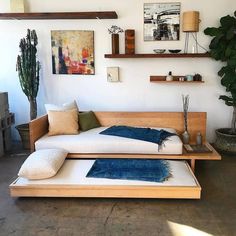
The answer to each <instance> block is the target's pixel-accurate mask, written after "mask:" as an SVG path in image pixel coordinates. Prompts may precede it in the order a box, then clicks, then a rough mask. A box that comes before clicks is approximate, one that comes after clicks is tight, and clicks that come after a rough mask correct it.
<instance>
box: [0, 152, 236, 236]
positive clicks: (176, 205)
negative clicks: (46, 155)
mask: <svg viewBox="0 0 236 236" xmlns="http://www.w3.org/2000/svg"><path fill="white" fill-rule="evenodd" d="M26 156H27V155H26V153H24V152H23V151H21V150H15V151H14V153H12V154H8V155H6V156H4V157H1V158H0V235H1V236H2V235H3V236H5V235H19V236H27V235H37V236H38V235H40V236H42V235H49V236H53V235H58V236H69V235H79V236H82V235H84V236H93V235H100V236H102V235H107V236H108V235H112V236H113V235H114V236H116V235H117V236H120V235H121V236H123V235H135V236H143V235H148V236H152V235H155V236H157V235H160V236H165V235H170V236H181V235H184V236H189V235H191V236H192V235H196V236H201V235H219V236H223V235H229V236H233V235H236V187H235V186H236V157H235V156H226V155H224V156H223V160H222V161H208V162H204V161H202V162H198V163H197V166H196V168H197V171H196V176H197V178H198V180H199V182H200V184H201V186H202V189H203V190H202V198H201V200H165V199H91V198H90V199H86V198H11V197H10V196H9V190H8V185H9V184H10V183H11V182H12V181H13V180H14V179H15V178H16V175H17V172H18V170H19V167H20V165H21V163H22V162H23V161H24V159H25V158H26Z"/></svg>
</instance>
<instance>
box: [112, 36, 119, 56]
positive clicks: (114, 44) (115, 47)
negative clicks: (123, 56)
mask: <svg viewBox="0 0 236 236" xmlns="http://www.w3.org/2000/svg"><path fill="white" fill-rule="evenodd" d="M111 45H112V54H119V34H112V35H111Z"/></svg>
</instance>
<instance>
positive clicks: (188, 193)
mask: <svg viewBox="0 0 236 236" xmlns="http://www.w3.org/2000/svg"><path fill="white" fill-rule="evenodd" d="M95 114H96V116H97V118H98V120H99V121H100V123H101V125H102V126H111V125H130V126H144V127H165V128H173V129H175V130H176V131H177V133H178V134H181V133H183V127H184V124H183V120H184V119H183V113H182V112H95ZM188 126H189V132H190V134H191V138H190V142H193V143H194V142H195V139H196V135H197V132H201V134H202V137H203V142H204V143H205V144H206V145H207V146H208V147H209V148H210V149H211V150H212V152H211V153H198V154H196V153H193V154H192V153H191V154H189V153H187V152H186V151H185V150H183V154H181V155H155V154H124V153H69V154H68V158H72V159H73V160H75V159H74V158H76V159H79V160H81V159H88V160H90V159H96V158H143V159H144V158H145V159H168V160H175V161H176V160H186V161H187V162H189V163H190V167H191V168H190V167H189V166H188V164H186V163H183V165H186V166H185V167H184V168H185V171H187V172H188V174H189V176H190V178H191V179H192V181H193V182H194V184H193V185H191V186H184V185H183V186H181V184H178V185H177V186H171V185H167V186H165V185H160V186H158V185H150V184H149V185H145V184H142V185H139V184H135V183H134V184H132V185H129V184H128V185H126V184H122V185H121V184H119V181H118V183H117V182H114V183H115V184H114V185H113V184H112V182H110V183H108V184H97V182H96V181H95V182H94V184H93V183H90V184H86V181H84V180H83V181H82V180H81V181H82V182H83V184H81V183H82V182H81V183H78V184H74V180H73V179H72V180H70V181H69V180H68V184H66V183H61V182H60V181H59V182H58V180H56V177H55V181H54V179H52V180H51V182H50V181H49V182H50V184H47V183H45V181H41V182H40V181H39V182H38V184H34V183H37V182H34V183H31V182H30V183H28V182H25V181H22V180H20V178H18V179H17V180H16V181H14V182H13V183H12V184H11V185H10V191H11V195H12V196H33V197H35V196H47V197H131V198H192V199H199V198H200V195H201V187H200V185H199V183H198V181H197V179H196V177H195V176H194V169H195V161H196V160H220V159H221V157H220V155H219V154H218V153H217V152H216V151H215V150H214V148H213V147H212V146H211V145H210V144H209V143H207V142H206V113H205V112H189V113H188ZM47 132H48V119H47V115H45V116H43V117H40V118H38V119H35V120H33V121H32V122H31V123H30V141H31V151H32V152H33V151H34V150H35V142H36V141H37V140H38V139H39V138H40V137H42V136H43V135H45V134H46V133H47ZM71 163H72V162H70V160H68V161H67V164H66V165H70V164H71ZM74 163H76V164H78V162H74ZM177 164H178V163H177ZM65 168H66V167H65ZM78 168H79V167H78ZM63 171H64V172H66V170H64V169H63ZM63 171H62V172H63ZM61 175H63V173H61ZM74 178H77V176H75V177H74ZM78 178H82V177H78ZM179 178H180V181H181V178H184V177H179ZM53 181H54V182H53ZM55 183H56V184H55Z"/></svg>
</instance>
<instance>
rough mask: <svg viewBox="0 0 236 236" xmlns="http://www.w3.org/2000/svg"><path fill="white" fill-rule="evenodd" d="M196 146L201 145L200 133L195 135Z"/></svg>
mask: <svg viewBox="0 0 236 236" xmlns="http://www.w3.org/2000/svg"><path fill="white" fill-rule="evenodd" d="M196 144H197V145H202V135H201V133H200V132H198V133H197V137H196Z"/></svg>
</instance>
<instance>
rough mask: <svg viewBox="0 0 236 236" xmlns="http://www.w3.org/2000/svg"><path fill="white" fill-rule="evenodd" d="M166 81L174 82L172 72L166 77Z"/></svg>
mask: <svg viewBox="0 0 236 236" xmlns="http://www.w3.org/2000/svg"><path fill="white" fill-rule="evenodd" d="M166 81H173V76H172V72H171V71H169V74H168V75H167V76H166Z"/></svg>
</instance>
